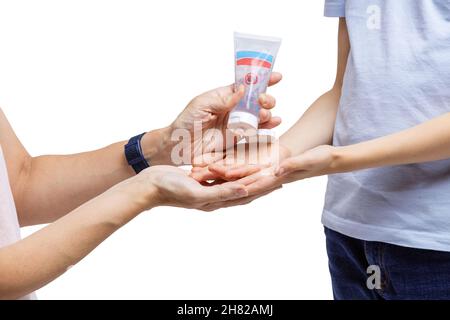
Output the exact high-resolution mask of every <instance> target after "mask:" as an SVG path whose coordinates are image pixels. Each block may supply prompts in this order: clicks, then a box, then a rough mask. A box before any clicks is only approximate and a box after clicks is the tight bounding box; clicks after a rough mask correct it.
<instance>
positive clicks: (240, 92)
mask: <svg viewBox="0 0 450 320" xmlns="http://www.w3.org/2000/svg"><path fill="white" fill-rule="evenodd" d="M244 94H245V87H244V85H240V86H239V87H238V88H237V89H236V90H235V91H234V92H233V94H232V95H230V96H229V97H228V98H227V100H226V103H225V106H224V110H222V111H223V112H228V111H231V110H232V109H233V108H234V107H236V105H237V104H238V102H239V101H240V100H241V99H242V98H243V97H244ZM217 111H220V110H217Z"/></svg>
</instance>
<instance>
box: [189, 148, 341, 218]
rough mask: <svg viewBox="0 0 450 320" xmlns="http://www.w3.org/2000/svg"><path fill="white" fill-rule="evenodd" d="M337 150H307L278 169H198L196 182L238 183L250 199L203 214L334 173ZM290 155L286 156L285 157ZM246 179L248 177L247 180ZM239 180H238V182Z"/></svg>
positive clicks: (227, 203)
mask: <svg viewBox="0 0 450 320" xmlns="http://www.w3.org/2000/svg"><path fill="white" fill-rule="evenodd" d="M335 150H336V147H333V146H328V145H323V146H319V147H316V148H313V149H311V150H308V151H306V152H304V153H302V154H300V155H298V156H291V157H289V156H285V157H284V159H283V160H281V161H280V164H279V165H278V166H269V167H265V168H263V167H259V168H257V169H255V168H254V167H252V166H248V165H247V166H245V165H244V166H240V167H239V168H237V169H235V168H227V167H225V166H223V165H220V166H218V167H217V166H216V165H210V166H209V169H208V172H209V173H207V172H206V171H205V169H204V168H203V169H195V170H194V172H193V173H192V175H193V176H194V177H195V178H196V179H200V178H208V180H210V179H216V180H217V181H227V180H235V181H236V182H238V183H240V184H242V185H245V186H246V188H247V192H248V197H246V198H242V199H235V200H231V201H223V202H217V203H213V204H210V205H208V206H205V207H203V208H202V209H203V210H206V211H212V210H216V209H217V208H219V207H230V206H237V205H244V204H248V203H250V202H252V201H254V200H255V199H258V198H260V197H262V196H265V195H267V194H269V193H271V192H273V191H275V190H277V189H280V188H281V187H282V186H283V184H286V183H291V182H294V181H298V180H302V179H306V178H311V177H314V176H321V175H326V174H330V173H335V172H337V171H339V170H336V167H335V160H336V153H335ZM285 155H287V153H285ZM245 175H247V176H245ZM239 177H241V178H240V179H238V180H236V178H239Z"/></svg>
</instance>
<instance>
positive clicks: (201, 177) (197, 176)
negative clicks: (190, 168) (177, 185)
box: [190, 168, 220, 182]
mask: <svg viewBox="0 0 450 320" xmlns="http://www.w3.org/2000/svg"><path fill="white" fill-rule="evenodd" d="M190 176H191V178H193V179H194V180H197V181H199V182H202V181H207V180H215V179H217V178H220V176H218V175H217V174H215V173H214V172H211V171H209V170H208V168H205V169H203V170H202V171H197V172H191V174H190Z"/></svg>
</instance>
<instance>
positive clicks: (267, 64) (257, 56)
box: [236, 51, 273, 69]
mask: <svg viewBox="0 0 450 320" xmlns="http://www.w3.org/2000/svg"><path fill="white" fill-rule="evenodd" d="M236 64H237V65H238V66H257V67H264V68H267V69H271V68H272V64H273V56H272V55H270V54H268V53H264V52H258V51H238V52H236Z"/></svg>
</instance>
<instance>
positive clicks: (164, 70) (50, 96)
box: [0, 0, 337, 299]
mask: <svg viewBox="0 0 450 320" xmlns="http://www.w3.org/2000/svg"><path fill="white" fill-rule="evenodd" d="M233 31H240V32H249V33H256V34H261V35H271V36H280V37H282V38H283V44H282V46H281V49H280V53H279V56H278V59H277V63H276V66H275V69H276V70H279V71H282V72H283V74H284V80H283V82H282V83H281V84H280V85H278V86H277V87H276V88H273V89H270V93H271V94H273V95H275V96H276V97H277V100H278V105H277V108H276V111H274V113H276V114H277V115H280V116H281V117H282V118H283V120H284V121H283V124H282V125H281V127H280V128H279V129H278V133H281V132H283V131H285V130H286V129H287V128H289V127H290V126H291V125H292V124H294V122H295V121H296V120H297V119H298V118H299V116H300V115H301V114H302V113H303V112H304V110H305V109H306V108H307V107H308V106H309V104H310V103H311V102H313V101H314V100H315V99H316V98H317V97H318V96H319V95H320V94H322V93H323V92H325V91H326V90H328V89H329V88H330V87H331V85H332V82H333V79H334V74H335V65H336V35H337V19H327V18H324V17H323V1H317V0H310V1H292V0H279V1H267V0H257V1H256V0H246V1H239V0H237V1H235V0H226V1H224V0H223V1H218V0H217V1H208V0H202V1H201V0H190V1H183V0H178V1H175V0H165V1H125V0H122V1H111V0H108V1H98V0H95V1H94V0H83V1H80V0H78V1H60V0H57V1H56V0H55V1H19V0H15V1H1V2H0V105H1V106H2V108H3V109H4V111H5V113H6V114H7V116H8V118H9V120H10V122H11V123H12V125H13V127H14V128H15V130H16V132H17V134H18V136H19V137H20V139H21V140H22V142H23V143H24V144H25V146H26V147H27V149H28V150H29V152H30V153H31V154H32V155H39V154H49V153H50V154H64V153H73V152H79V151H86V150H90V149H95V148H99V147H102V146H104V145H107V144H109V143H112V142H115V141H118V140H124V139H127V138H129V137H131V136H132V135H135V134H137V133H140V132H143V131H148V130H151V129H155V128H158V127H162V126H166V125H168V124H169V123H170V122H171V121H172V120H173V119H174V118H175V116H176V115H177V114H178V113H179V112H180V111H181V110H182V108H184V106H185V105H186V104H187V103H188V102H189V100H190V99H191V98H193V97H194V96H195V95H197V94H199V93H201V92H203V91H206V90H209V89H212V88H215V87H217V86H222V85H226V84H229V83H231V82H232V81H233V79H234V61H233ZM298 139H308V137H307V136H305V137H298ZM325 185H326V178H324V177H321V178H315V179H312V180H308V181H301V182H297V183H295V184H292V185H289V186H286V187H284V189H283V190H280V191H277V192H276V193H274V194H271V195H269V196H268V197H266V198H263V199H260V200H258V201H256V202H254V203H252V204H251V205H248V206H245V207H237V208H232V209H227V210H220V211H218V212H216V213H202V212H196V211H188V210H183V209H173V208H157V209H154V210H152V212H146V213H143V214H142V215H141V216H139V217H138V218H137V219H135V220H134V221H132V222H131V223H129V224H128V225H126V226H125V227H124V228H122V229H121V230H119V231H118V232H117V233H116V234H114V235H113V236H112V237H111V238H110V239H108V240H107V241H105V242H104V243H103V244H102V245H101V246H100V247H99V248H97V249H96V250H95V251H94V252H93V253H92V254H91V255H89V256H88V257H87V258H86V259H84V260H83V261H82V262H80V263H79V264H78V265H76V266H75V267H73V268H72V269H70V270H69V271H68V272H67V273H66V274H64V275H63V276H62V277H60V278H59V279H57V280H56V281H54V282H52V283H51V284H49V285H47V286H46V287H45V288H42V289H41V290H39V292H38V296H39V298H41V299H72V298H74V299H81V298H87V299H91V298H92V299H95V298H107V299H109V298H125V299H128V298H136V299H169V298H170V299H330V298H331V297H332V294H331V285H330V279H329V274H328V267H327V258H326V251H325V244H324V235H323V228H322V225H321V224H320V215H321V209H322V206H323V197H324V190H325ZM39 228H40V227H33V228H26V229H23V236H26V235H28V234H30V233H32V232H34V231H36V230H38V229H39Z"/></svg>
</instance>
